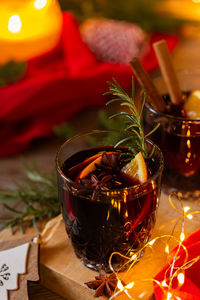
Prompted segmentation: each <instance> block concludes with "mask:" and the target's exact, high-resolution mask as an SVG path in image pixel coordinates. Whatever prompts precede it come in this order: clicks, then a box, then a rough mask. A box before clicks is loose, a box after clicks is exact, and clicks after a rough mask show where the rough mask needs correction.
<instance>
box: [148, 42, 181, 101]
mask: <svg viewBox="0 0 200 300" xmlns="http://www.w3.org/2000/svg"><path fill="white" fill-rule="evenodd" d="M153 47H154V50H155V53H156V56H157V59H158V62H159V65H160V69H161V73H162V76H163V78H164V81H165V84H166V86H167V89H168V91H169V95H170V98H171V101H172V103H173V104H176V105H179V104H181V103H183V96H182V92H181V89H180V86H179V82H178V78H177V75H176V72H175V70H174V67H173V63H172V59H171V55H170V52H169V49H168V47H167V44H166V41H165V40H161V41H159V42H156V43H154V44H153Z"/></svg>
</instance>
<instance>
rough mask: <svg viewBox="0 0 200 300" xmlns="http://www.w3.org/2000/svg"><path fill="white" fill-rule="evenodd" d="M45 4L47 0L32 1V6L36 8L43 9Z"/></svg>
mask: <svg viewBox="0 0 200 300" xmlns="http://www.w3.org/2000/svg"><path fill="white" fill-rule="evenodd" d="M46 5H47V0H36V1H35V2H34V7H35V8H36V9H43V8H44V7H45V6H46Z"/></svg>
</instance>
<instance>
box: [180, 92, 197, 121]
mask: <svg viewBox="0 0 200 300" xmlns="http://www.w3.org/2000/svg"><path fill="white" fill-rule="evenodd" d="M184 110H185V112H186V115H187V117H188V118H189V119H194V120H195V119H200V90H196V91H193V92H192V93H191V94H190V96H189V97H188V99H187V100H186V101H185V104H184Z"/></svg>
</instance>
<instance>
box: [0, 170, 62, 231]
mask: <svg viewBox="0 0 200 300" xmlns="http://www.w3.org/2000/svg"><path fill="white" fill-rule="evenodd" d="M25 176H26V177H25V180H24V181H23V183H21V184H18V187H17V188H15V189H9V188H4V189H3V190H1V191H0V202H1V203H2V205H3V207H4V208H5V209H6V210H8V211H10V212H13V213H14V216H13V217H6V218H0V220H4V224H3V225H2V226H1V227H0V229H1V230H2V229H4V228H6V227H9V226H10V227H11V230H12V232H13V230H14V228H15V226H17V227H19V229H20V231H21V232H22V233H24V228H23V224H24V222H26V223H27V226H34V228H35V229H36V230H38V227H37V221H38V220H40V221H42V220H44V219H46V218H49V219H50V218H53V217H55V216H57V215H58V214H59V213H60V204H59V201H58V196H57V183H56V175H55V172H53V173H52V174H51V175H47V174H45V173H42V172H41V171H40V170H39V169H38V168H37V167H25ZM19 203H21V204H22V205H20V206H22V209H18V208H17V209H15V206H18V205H19Z"/></svg>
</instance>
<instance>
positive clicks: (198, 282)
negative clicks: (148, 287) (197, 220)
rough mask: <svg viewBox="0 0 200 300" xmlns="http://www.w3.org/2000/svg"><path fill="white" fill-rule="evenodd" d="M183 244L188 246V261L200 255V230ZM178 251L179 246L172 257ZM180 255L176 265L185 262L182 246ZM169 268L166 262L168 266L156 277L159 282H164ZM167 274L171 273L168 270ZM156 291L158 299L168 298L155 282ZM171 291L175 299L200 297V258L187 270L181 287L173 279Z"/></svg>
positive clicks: (189, 299) (186, 299) (178, 265)
mask: <svg viewBox="0 0 200 300" xmlns="http://www.w3.org/2000/svg"><path fill="white" fill-rule="evenodd" d="M183 244H184V245H185V246H186V247H187V251H188V254H189V257H188V259H187V261H190V260H191V259H193V258H196V257H198V256H200V230H198V231H196V232H195V233H193V234H192V235H191V236H189V237H188V238H187V239H186V240H185V241H184V243H183ZM176 251H177V248H176V249H174V250H173V251H172V253H171V255H172V257H173V255H175V254H176ZM178 257H180V258H179V259H178V260H177V262H176V263H175V267H180V266H181V265H183V263H184V259H185V251H184V250H183V248H182V247H181V248H180V250H179V252H178ZM168 268H169V264H166V266H165V267H164V268H163V269H162V270H161V271H160V272H159V273H158V274H157V275H156V277H155V279H156V280H158V281H159V282H162V281H163V280H164V276H165V273H166V270H167V269H168ZM166 274H167V275H169V272H168V271H167V273H166ZM154 292H155V297H156V300H164V299H166V295H164V293H163V290H162V289H161V288H160V287H159V286H158V285H157V284H156V283H155V284H154ZM170 292H171V293H172V294H173V295H174V299H181V300H199V299H200V260H198V261H197V262H196V263H195V264H193V265H192V266H191V267H190V268H188V269H187V270H185V282H184V284H183V285H182V286H181V287H178V285H177V281H176V280H174V281H173V284H172V290H171V291H170ZM176 297H179V298H176Z"/></svg>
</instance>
